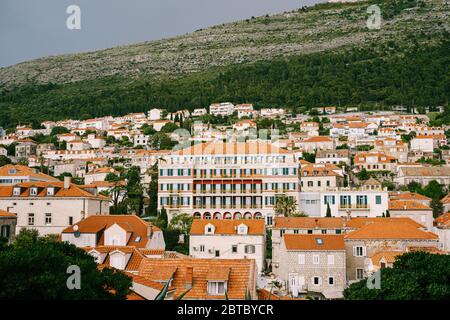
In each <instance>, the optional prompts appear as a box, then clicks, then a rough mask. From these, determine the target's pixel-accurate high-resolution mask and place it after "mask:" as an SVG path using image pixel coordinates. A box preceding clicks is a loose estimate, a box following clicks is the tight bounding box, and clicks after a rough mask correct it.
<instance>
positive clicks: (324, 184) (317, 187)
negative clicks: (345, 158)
mask: <svg viewBox="0 0 450 320" xmlns="http://www.w3.org/2000/svg"><path fill="white" fill-rule="evenodd" d="M343 186H344V175H343V174H342V171H341V170H340V168H338V167H336V166H335V165H334V164H324V163H321V164H310V165H307V166H303V167H302V168H301V174H300V189H301V191H302V192H312V191H316V192H318V191H325V190H327V189H328V188H340V187H343Z"/></svg>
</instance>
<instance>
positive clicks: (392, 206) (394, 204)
mask: <svg viewBox="0 0 450 320" xmlns="http://www.w3.org/2000/svg"><path fill="white" fill-rule="evenodd" d="M389 210H393V211H394V210H399V211H405V210H412V211H414V210H426V211H429V210H431V208H430V207H429V206H427V205H424V204H422V203H420V202H418V201H415V200H394V201H389Z"/></svg>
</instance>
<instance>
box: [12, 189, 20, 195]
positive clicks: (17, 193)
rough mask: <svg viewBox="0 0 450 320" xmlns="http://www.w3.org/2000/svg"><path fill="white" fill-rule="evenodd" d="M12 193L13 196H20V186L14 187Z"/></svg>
mask: <svg viewBox="0 0 450 320" xmlns="http://www.w3.org/2000/svg"><path fill="white" fill-rule="evenodd" d="M13 195H14V196H20V187H14V189H13Z"/></svg>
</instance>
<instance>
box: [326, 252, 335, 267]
mask: <svg viewBox="0 0 450 320" xmlns="http://www.w3.org/2000/svg"><path fill="white" fill-rule="evenodd" d="M327 262H328V264H329V265H333V264H334V256H333V255H332V254H329V255H328V257H327Z"/></svg>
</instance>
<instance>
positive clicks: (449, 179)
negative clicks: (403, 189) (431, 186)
mask: <svg viewBox="0 0 450 320" xmlns="http://www.w3.org/2000/svg"><path fill="white" fill-rule="evenodd" d="M433 180H436V181H437V182H439V183H440V184H443V185H446V186H448V185H450V166H448V165H444V166H436V167H424V166H421V167H402V168H400V169H399V170H398V173H397V176H396V177H395V178H394V182H396V183H398V184H399V185H407V184H408V183H410V182H412V181H416V182H418V183H420V184H421V185H423V186H426V185H427V184H428V183H430V182H431V181H433Z"/></svg>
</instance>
